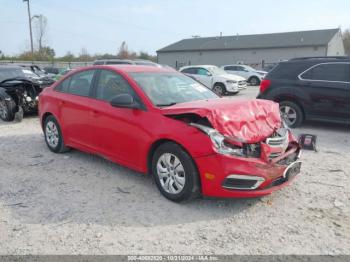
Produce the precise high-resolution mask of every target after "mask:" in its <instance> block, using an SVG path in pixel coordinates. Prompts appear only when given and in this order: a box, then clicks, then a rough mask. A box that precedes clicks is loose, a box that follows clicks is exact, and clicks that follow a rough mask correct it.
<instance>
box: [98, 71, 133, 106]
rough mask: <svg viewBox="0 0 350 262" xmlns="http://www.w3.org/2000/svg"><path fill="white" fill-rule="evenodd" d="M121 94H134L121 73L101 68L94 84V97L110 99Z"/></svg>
mask: <svg viewBox="0 0 350 262" xmlns="http://www.w3.org/2000/svg"><path fill="white" fill-rule="evenodd" d="M121 94H130V95H132V96H134V90H133V89H132V87H131V86H130V85H129V83H128V82H127V81H126V80H125V79H124V78H123V77H122V76H121V75H119V74H117V73H115V72H113V71H109V70H101V72H100V76H99V78H98V81H97V84H96V98H97V99H101V100H105V101H111V100H112V98H113V97H115V96H117V95H121Z"/></svg>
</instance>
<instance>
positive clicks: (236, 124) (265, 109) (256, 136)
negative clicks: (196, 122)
mask: <svg viewBox="0 0 350 262" xmlns="http://www.w3.org/2000/svg"><path fill="white" fill-rule="evenodd" d="M162 111H163V112H164V114H165V115H172V114H184V113H194V114H197V115H200V116H201V117H206V118H207V119H208V120H209V122H210V123H211V124H212V126H213V127H214V128H215V129H216V130H218V131H219V132H220V133H221V134H223V135H226V136H229V137H231V138H233V139H234V140H236V141H239V142H243V143H257V142H260V141H262V140H264V139H265V138H267V137H269V136H271V135H272V133H273V132H274V131H275V130H276V129H278V128H280V127H281V117H280V113H279V109H278V104H277V103H275V102H272V101H267V100H257V99H255V100H243V99H242V100H232V99H230V98H221V99H211V100H206V101H194V102H188V103H181V104H177V105H174V106H172V107H168V108H164V109H163V110H162Z"/></svg>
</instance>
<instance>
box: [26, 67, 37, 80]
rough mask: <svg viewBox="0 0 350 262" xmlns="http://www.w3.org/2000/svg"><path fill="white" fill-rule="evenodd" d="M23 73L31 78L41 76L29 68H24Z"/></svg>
mask: <svg viewBox="0 0 350 262" xmlns="http://www.w3.org/2000/svg"><path fill="white" fill-rule="evenodd" d="M22 72H23V74H24V75H25V77H29V78H38V77H39V76H38V75H37V74H35V73H33V71H31V70H28V69H22Z"/></svg>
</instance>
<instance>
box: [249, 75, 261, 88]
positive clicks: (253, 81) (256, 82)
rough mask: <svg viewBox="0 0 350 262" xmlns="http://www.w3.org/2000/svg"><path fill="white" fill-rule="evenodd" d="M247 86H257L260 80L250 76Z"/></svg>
mask: <svg viewBox="0 0 350 262" xmlns="http://www.w3.org/2000/svg"><path fill="white" fill-rule="evenodd" d="M248 82H249V84H250V85H252V86H257V85H260V79H259V78H257V77H256V76H252V77H251V78H249V81H248Z"/></svg>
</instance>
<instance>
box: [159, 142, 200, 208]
mask: <svg viewBox="0 0 350 262" xmlns="http://www.w3.org/2000/svg"><path fill="white" fill-rule="evenodd" d="M152 174H153V176H154V179H155V182H156V185H157V187H158V189H159V191H160V192H161V193H162V195H163V196H165V197H166V198H167V199H169V200H171V201H174V202H181V201H185V200H189V199H193V198H196V197H197V196H198V195H199V174H198V171H197V168H196V166H195V164H194V162H193V160H192V158H191V157H190V156H189V155H188V153H187V152H185V151H184V150H183V149H182V148H181V146H179V145H178V144H175V143H172V142H167V143H164V144H162V145H161V146H159V147H158V148H157V149H156V151H155V152H154V155H153V158H152Z"/></svg>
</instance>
